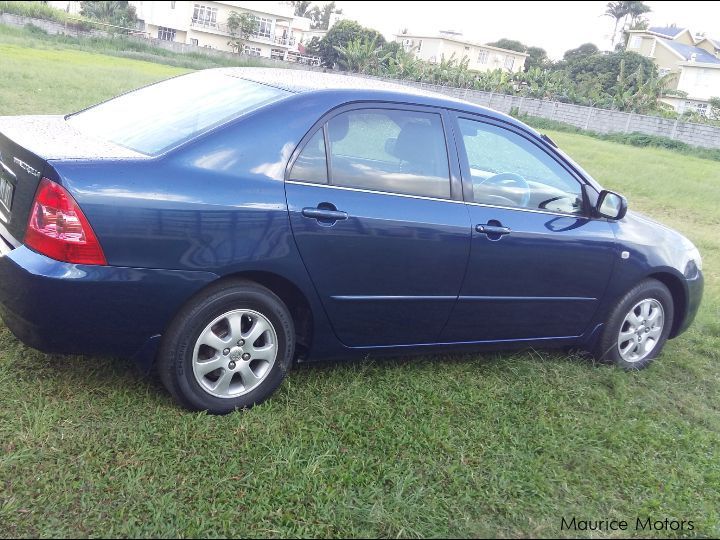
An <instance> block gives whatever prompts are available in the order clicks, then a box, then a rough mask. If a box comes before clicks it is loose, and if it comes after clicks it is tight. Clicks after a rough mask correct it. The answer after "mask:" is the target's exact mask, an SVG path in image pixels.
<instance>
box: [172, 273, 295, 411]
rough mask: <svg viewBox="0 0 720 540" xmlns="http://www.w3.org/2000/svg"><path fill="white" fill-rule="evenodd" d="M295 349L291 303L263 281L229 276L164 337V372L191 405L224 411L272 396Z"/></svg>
mask: <svg viewBox="0 0 720 540" xmlns="http://www.w3.org/2000/svg"><path fill="white" fill-rule="evenodd" d="M294 349H295V332H294V327H293V321H292V318H291V316H290V313H289V312H288V309H287V307H286V306H285V304H284V303H283V302H282V301H281V300H280V299H279V298H278V297H277V296H276V295H275V294H273V293H272V292H271V291H270V290H268V289H266V288H265V287H262V286H260V285H258V284H255V283H251V282H228V283H223V284H220V285H217V286H215V287H213V288H211V289H210V290H209V291H208V292H207V293H206V294H205V295H203V296H202V297H200V298H197V299H195V300H194V301H192V302H191V303H190V304H189V305H188V306H186V307H185V308H184V309H183V310H182V311H181V312H180V313H179V314H178V316H177V317H176V319H175V320H174V321H173V323H172V325H171V326H170V328H169V329H168V332H167V333H166V335H165V336H164V338H163V344H162V346H161V350H160V354H159V357H158V372H159V374H160V379H161V380H162V382H163V384H164V385H165V387H166V388H167V389H168V390H169V391H170V393H171V394H172V395H173V397H174V398H175V399H176V400H177V401H178V402H179V403H181V404H182V405H183V406H185V407H186V408H188V409H190V410H196V411H199V410H205V411H208V412H210V413H213V414H225V413H228V412H231V411H233V410H236V409H242V408H247V407H251V406H253V405H255V404H257V403H260V402H261V401H263V400H265V399H266V398H267V397H268V396H270V394H272V393H273V392H274V391H275V390H276V389H277V388H278V386H280V383H281V382H282V380H283V378H284V377H285V374H286V373H287V371H288V369H289V367H290V364H291V361H292V358H293V353H294Z"/></svg>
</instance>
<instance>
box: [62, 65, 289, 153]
mask: <svg viewBox="0 0 720 540" xmlns="http://www.w3.org/2000/svg"><path fill="white" fill-rule="evenodd" d="M288 95H289V93H288V92H286V91H284V90H280V89H278V88H273V87H271V86H266V85H264V84H258V83H255V82H252V81H247V80H245V79H239V78H237V77H233V76H231V75H227V74H224V73H218V72H211V71H205V72H203V71H199V72H197V73H191V74H189V75H184V76H182V77H176V78H174V79H169V80H167V81H163V82H160V83H157V84H154V85H152V86H147V87H145V88H141V89H139V90H135V91H134V92H130V93H128V94H125V95H122V96H118V97H116V98H115V99H111V100H110V101H106V102H105V103H101V104H99V105H96V106H95V107H92V108H90V109H87V110H85V111H82V112H79V113H76V114H74V115H71V116H69V117H68V122H69V123H70V124H71V125H72V126H73V127H74V128H76V129H78V130H80V131H82V132H83V133H87V134H91V135H95V136H97V137H100V138H101V139H105V140H108V141H111V142H114V143H116V144H119V145H121V146H124V147H126V148H130V149H132V150H135V151H137V152H141V153H143V154H149V155H156V154H160V153H162V152H164V151H165V150H168V149H170V148H172V147H174V146H177V145H178V144H181V143H183V142H185V141H187V140H190V139H192V138H193V137H195V136H197V135H198V134H200V133H202V132H204V131H207V130H209V129H211V128H213V127H215V126H218V125H220V124H223V123H225V122H227V121H229V120H232V119H234V118H237V117H238V116H241V115H243V114H245V113H247V112H250V111H252V110H254V109H257V108H259V107H262V106H264V105H267V104H269V103H272V102H274V101H278V100H280V99H282V98H284V97H286V96H288Z"/></svg>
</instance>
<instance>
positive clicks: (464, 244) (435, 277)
mask: <svg viewBox="0 0 720 540" xmlns="http://www.w3.org/2000/svg"><path fill="white" fill-rule="evenodd" d="M447 141H448V139H447V130H446V128H445V122H444V121H443V114H442V113H439V112H437V111H436V110H434V109H431V108H421V107H411V106H404V105H389V104H383V105H380V104H378V105H362V106H357V107H346V108H345V109H341V110H340V111H339V112H337V113H334V115H333V116H332V117H330V118H326V119H324V121H323V122H322V123H321V125H319V126H318V127H317V128H316V129H315V130H314V131H312V130H311V132H310V133H309V134H308V135H307V136H306V137H305V139H304V140H303V141H302V142H301V144H300V145H299V147H298V149H297V150H296V151H295V154H294V157H293V158H291V161H290V164H289V166H288V172H287V175H286V183H285V185H286V194H287V202H288V209H289V212H290V222H291V225H292V229H293V234H294V237H295V241H296V243H297V246H298V249H299V251H300V254H301V256H302V259H303V262H304V263H305V266H306V268H307V270H308V272H309V274H310V276H311V279H312V281H313V283H314V285H315V288H316V290H317V292H318V294H319V296H320V298H321V300H322V303H323V306H324V308H325V310H326V312H327V314H328V316H329V318H330V321H331V324H332V326H333V328H334V331H335V333H336V335H337V337H338V338H339V339H340V341H341V342H342V343H343V344H345V345H347V346H351V347H372V346H388V345H409V344H423V343H432V342H434V341H436V340H437V338H438V336H439V334H440V332H441V330H442V328H443V326H444V325H445V323H446V322H447V319H448V317H449V316H450V313H451V311H452V308H453V307H454V305H455V302H456V300H457V295H458V293H459V291H460V286H461V284H462V279H463V275H464V272H465V269H466V266H467V261H468V257H469V250H470V240H471V234H470V230H471V228H470V218H469V214H468V210H467V207H466V206H465V204H464V203H463V202H462V188H461V183H460V176H459V167H458V164H457V159H455V160H448V154H449V152H448V147H449V145H448V142H447ZM453 144H454V143H453ZM451 155H455V149H454V147H453V148H452V154H451ZM453 161H454V164H452V163H453Z"/></svg>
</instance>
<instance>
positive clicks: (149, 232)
mask: <svg viewBox="0 0 720 540" xmlns="http://www.w3.org/2000/svg"><path fill="white" fill-rule="evenodd" d="M701 271H702V262H701V258H700V254H699V253H698V250H697V249H696V248H695V246H693V244H692V243H691V242H690V241H689V240H687V239H686V238H685V237H683V236H682V235H680V234H679V233H677V232H675V231H673V230H671V229H668V228H667V227H664V226H662V225H660V224H658V223H655V222H653V221H651V220H650V219H648V218H646V217H643V216H641V215H639V214H635V213H632V212H628V211H627V204H626V201H625V199H624V198H623V197H622V196H620V195H618V194H616V193H613V192H611V191H606V190H604V189H603V188H602V187H601V186H600V185H599V184H598V183H597V182H596V181H595V180H594V179H593V178H591V177H590V175H588V174H587V173H586V172H585V171H584V170H583V169H582V168H581V167H580V166H578V165H577V164H576V163H575V162H573V161H572V160H571V159H570V158H569V157H568V156H567V155H565V154H564V153H563V152H562V151H560V150H559V149H558V148H557V147H556V145H555V144H554V143H553V142H552V141H551V140H550V139H548V138H547V137H544V136H541V135H539V134H538V133H537V132H535V131H534V130H532V129H530V128H529V127H527V126H526V125H524V124H522V123H521V122H518V121H517V120H515V119H513V118H510V117H508V116H505V115H502V114H499V113H497V112H495V111H492V110H489V109H485V108H482V107H478V106H475V105H472V104H470V103H467V102H464V101H459V100H453V99H450V98H447V97H444V96H440V95H436V94H432V93H426V92H420V91H416V90H412V89H410V88H406V87H402V86H396V85H393V84H389V83H380V82H374V81H369V80H365V79H357V78H353V77H347V76H340V75H330V74H319V73H309V72H303V71H293V70H273V69H257V68H245V69H241V68H232V69H219V70H208V71H201V72H196V73H192V74H189V75H185V76H181V77H177V78H174V79H170V80H168V81H164V82H161V83H158V84H155V85H151V86H148V87H146V88H142V89H140V90H136V91H134V92H130V93H128V94H124V95H122V96H120V97H117V98H115V99H111V100H109V101H107V102H105V103H101V104H99V105H96V106H94V107H91V108H89V109H86V110H84V111H81V112H79V113H76V114H71V115H69V116H64V117H63V116H20V117H2V118H0V309H1V313H2V317H3V319H4V321H5V323H6V324H7V326H8V327H9V328H10V329H11V330H12V332H13V333H14V334H15V335H16V336H17V337H18V338H19V339H20V340H22V341H23V342H25V343H27V344H28V345H30V346H32V347H35V348H37V349H40V350H42V351H47V352H52V353H83V354H109V355H125V356H135V357H136V358H137V359H139V360H140V361H141V362H143V363H144V365H146V366H148V367H149V366H150V365H153V364H154V365H155V367H156V368H157V370H158V372H159V374H160V377H161V379H162V381H163V382H164V384H165V385H166V386H167V388H168V390H169V391H170V392H171V393H172V395H173V396H174V397H175V398H176V399H177V400H178V401H179V402H180V403H181V404H182V405H184V406H185V407H188V408H190V409H193V410H207V411H209V412H212V413H226V412H229V411H232V410H235V409H237V408H243V407H249V406H251V405H253V404H255V403H259V402H260V401H262V400H264V399H265V398H267V397H268V396H269V395H270V394H272V392H273V391H274V390H275V389H276V388H278V386H279V385H280V383H281V382H282V380H283V378H284V377H285V375H286V373H287V372H288V370H289V369H290V367H291V366H292V364H293V362H294V361H295V360H298V361H306V360H314V359H336V358H337V359H339V358H349V357H357V356H367V355H381V354H393V355H396V354H416V353H429V352H431V351H440V350H480V349H488V348H495V349H497V348H522V347H530V346H532V347H579V348H583V349H586V350H588V351H591V352H592V353H593V354H594V355H595V356H596V357H597V358H598V359H601V360H605V361H609V362H614V363H616V364H618V365H619V366H621V367H622V368H625V369H639V368H643V367H645V366H647V365H648V364H649V363H650V362H651V361H652V360H653V359H654V358H655V357H656V356H657V355H658V354H659V353H660V351H661V349H662V347H663V345H664V344H665V342H666V340H667V339H670V338H673V337H675V336H677V335H679V334H680V333H682V332H683V331H684V330H685V329H686V328H687V327H688V325H690V323H691V322H692V320H693V318H694V317H695V313H696V311H697V309H698V305H699V303H700V299H701V296H702V289H703V278H702V273H701Z"/></svg>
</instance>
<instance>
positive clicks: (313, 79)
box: [212, 67, 536, 133]
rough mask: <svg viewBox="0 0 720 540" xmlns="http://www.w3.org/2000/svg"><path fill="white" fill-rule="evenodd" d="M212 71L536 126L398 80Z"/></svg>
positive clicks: (276, 71)
mask: <svg viewBox="0 0 720 540" xmlns="http://www.w3.org/2000/svg"><path fill="white" fill-rule="evenodd" d="M212 71H219V72H222V73H224V74H226V75H229V76H231V77H238V78H241V79H245V80H249V81H253V82H256V83H259V84H266V85H268V86H273V87H275V88H280V89H282V90H285V91H287V92H292V93H295V94H305V93H320V92H322V93H324V94H334V95H336V97H337V98H338V100H339V101H341V100H343V99H344V100H347V101H357V100H361V99H377V100H387V101H402V102H406V103H407V102H409V103H414V104H417V105H429V106H434V107H445V108H449V109H456V110H458V109H459V110H463V111H467V112H472V113H478V114H484V115H486V116H490V117H494V118H497V119H499V120H504V121H505V122H508V123H510V124H513V125H515V126H519V127H522V128H523V129H525V130H529V131H531V132H533V133H536V132H535V130H533V129H531V128H529V127H528V126H526V125H525V124H523V123H522V122H520V121H518V120H516V119H515V118H513V117H511V116H508V115H506V114H503V113H500V112H498V111H495V110H493V109H489V108H487V107H482V106H480V105H476V104H475V103H471V102H469V101H465V100H462V99H458V98H454V97H451V96H448V95H445V94H440V93H438V92H433V91H430V90H426V89H424V88H418V87H416V86H409V85H407V84H403V83H402V82H400V81H398V82H393V81H388V80H382V79H376V78H370V77H358V76H354V75H345V74H340V73H325V72H320V71H311V70H305V69H279V68H254V67H252V68H242V67H237V68H216V69H213V70H212ZM455 90H458V91H459V92H462V91H463V89H461V88H457V89H455Z"/></svg>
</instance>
